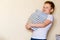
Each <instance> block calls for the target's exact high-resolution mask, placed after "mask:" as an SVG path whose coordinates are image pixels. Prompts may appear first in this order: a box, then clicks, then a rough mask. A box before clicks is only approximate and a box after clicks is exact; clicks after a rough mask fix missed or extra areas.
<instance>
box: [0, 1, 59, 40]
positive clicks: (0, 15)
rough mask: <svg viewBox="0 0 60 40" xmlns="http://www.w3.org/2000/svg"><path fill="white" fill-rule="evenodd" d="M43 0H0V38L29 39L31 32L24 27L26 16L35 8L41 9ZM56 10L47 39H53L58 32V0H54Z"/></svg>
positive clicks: (6, 39) (11, 39) (7, 39)
mask: <svg viewBox="0 0 60 40" xmlns="http://www.w3.org/2000/svg"><path fill="white" fill-rule="evenodd" d="M43 2H44V0H0V38H1V39H3V38H4V40H29V39H30V37H31V32H29V31H27V30H26V29H25V24H26V21H27V20H28V17H29V16H30V15H31V13H33V12H34V11H35V10H36V9H41V8H42V6H43ZM54 2H55V4H56V11H55V13H54V17H55V23H54V26H53V27H52V29H51V30H50V32H49V34H48V40H55V34H60V31H59V30H60V27H59V26H60V25H59V22H60V19H59V17H60V16H59V13H60V12H59V10H60V9H59V8H60V5H59V0H54Z"/></svg>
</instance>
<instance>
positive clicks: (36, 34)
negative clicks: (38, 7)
mask: <svg viewBox="0 0 60 40" xmlns="http://www.w3.org/2000/svg"><path fill="white" fill-rule="evenodd" d="M54 10H55V5H54V3H53V2H52V1H46V2H45V3H44V5H43V9H42V11H43V12H44V13H46V14H48V16H47V19H46V20H45V21H44V22H43V23H38V24H32V23H27V24H26V29H28V30H32V29H31V28H33V27H36V28H38V29H37V30H35V31H33V32H32V36H31V40H47V38H46V36H47V33H48V30H49V29H50V27H51V26H52V23H53V19H54V18H53V15H52V13H53V12H54Z"/></svg>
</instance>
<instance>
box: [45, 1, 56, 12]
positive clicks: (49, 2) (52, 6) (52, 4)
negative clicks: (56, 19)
mask: <svg viewBox="0 0 60 40" xmlns="http://www.w3.org/2000/svg"><path fill="white" fill-rule="evenodd" d="M46 3H48V4H50V5H51V8H52V9H53V10H55V4H54V3H53V2H52V1H45V3H44V4H46ZM53 12H54V11H53Z"/></svg>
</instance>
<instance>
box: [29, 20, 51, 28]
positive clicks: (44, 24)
mask: <svg viewBox="0 0 60 40" xmlns="http://www.w3.org/2000/svg"><path fill="white" fill-rule="evenodd" d="M50 23H51V21H50V20H48V19H47V20H45V21H44V23H39V24H29V25H30V26H32V27H40V28H44V27H46V26H47V25H48V24H50Z"/></svg>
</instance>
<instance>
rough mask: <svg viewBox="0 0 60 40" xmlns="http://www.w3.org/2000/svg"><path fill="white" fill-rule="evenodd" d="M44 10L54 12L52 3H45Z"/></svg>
mask: <svg viewBox="0 0 60 40" xmlns="http://www.w3.org/2000/svg"><path fill="white" fill-rule="evenodd" d="M42 11H43V12H45V13H48V14H50V13H51V12H52V9H51V5H50V4H48V3H46V4H44V5H43V9H42Z"/></svg>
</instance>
